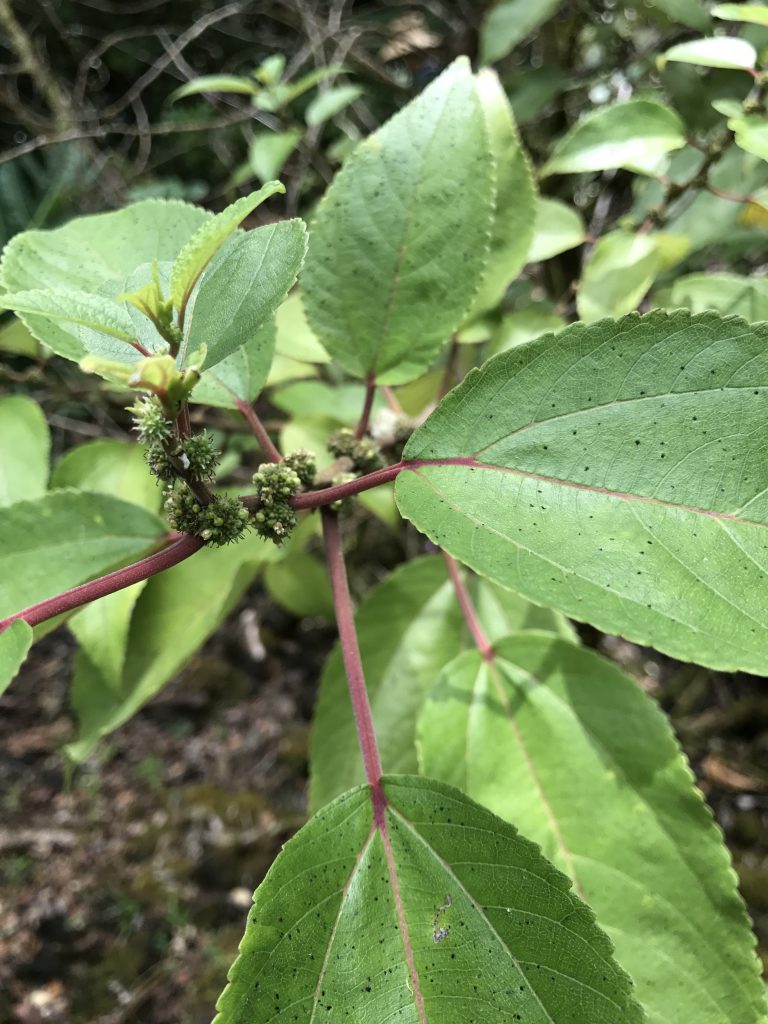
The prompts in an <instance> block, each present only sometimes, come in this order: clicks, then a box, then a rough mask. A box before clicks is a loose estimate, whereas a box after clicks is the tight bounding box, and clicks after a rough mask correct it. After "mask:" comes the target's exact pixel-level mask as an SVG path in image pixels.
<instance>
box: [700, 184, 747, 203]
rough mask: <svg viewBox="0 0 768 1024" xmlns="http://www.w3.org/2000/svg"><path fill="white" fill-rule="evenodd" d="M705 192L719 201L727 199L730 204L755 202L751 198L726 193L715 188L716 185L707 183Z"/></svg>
mask: <svg viewBox="0 0 768 1024" xmlns="http://www.w3.org/2000/svg"><path fill="white" fill-rule="evenodd" d="M707 191H708V192H711V193H712V195H713V196H717V197H718V198H720V199H729V200H730V201H731V202H732V203H754V201H755V200H754V199H753V197H752V196H740V195H736V194H735V193H733V192H726V191H725V189H722V188H717V186H716V185H710V184H709V183H707Z"/></svg>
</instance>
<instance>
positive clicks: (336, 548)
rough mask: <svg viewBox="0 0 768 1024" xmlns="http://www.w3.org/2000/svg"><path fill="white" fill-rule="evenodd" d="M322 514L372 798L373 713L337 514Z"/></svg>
mask: <svg viewBox="0 0 768 1024" xmlns="http://www.w3.org/2000/svg"><path fill="white" fill-rule="evenodd" d="M322 516H323V539H324V541H325V557H326V561H327V563H328V574H329V575H330V577H331V589H332V591H333V603H334V606H335V608H336V623H337V625H338V629H339V640H340V641H341V656H342V658H343V660H344V671H345V672H346V674H347V683H348V685H349V696H350V699H351V701H352V711H353V713H354V716H355V728H356V729H357V737H358V740H359V742H360V752H361V753H362V755H363V764H364V765H365V775H366V778H367V779H368V782H369V783H370V785H371V786H372V787H373V791H374V797H375V796H376V795H377V794H380V790H381V786H380V781H381V759H380V758H379V748H378V745H377V743H376V733H375V731H374V728H373V716H372V714H371V705H370V703H369V701H368V691H367V690H366V688H365V675H364V673H363V662H362V660H361V658H360V648H359V646H358V643H357V630H356V629H355V614H354V611H353V609H352V598H351V597H350V595H349V584H348V582H347V569H346V566H345V565H344V552H343V550H342V546H341V531H340V530H339V517H338V516H337V515H336V513H335V512H332V511H331V510H330V509H328V508H324V509H323V512H322ZM382 797H383V794H380V799H379V803H380V802H381V798H382ZM374 808H375V810H376V812H377V814H378V815H379V816H380V815H381V813H382V809H383V808H382V807H377V806H376V800H374Z"/></svg>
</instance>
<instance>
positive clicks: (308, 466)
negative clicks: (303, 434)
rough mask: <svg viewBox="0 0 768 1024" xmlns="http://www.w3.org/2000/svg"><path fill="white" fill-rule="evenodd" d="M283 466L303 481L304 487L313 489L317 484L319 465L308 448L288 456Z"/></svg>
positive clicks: (300, 449)
mask: <svg viewBox="0 0 768 1024" xmlns="http://www.w3.org/2000/svg"><path fill="white" fill-rule="evenodd" d="M282 464H283V465H284V466H287V467H288V468H289V469H292V470H293V471H294V472H295V473H296V475H297V476H298V478H299V480H301V485H302V487H311V486H312V484H313V483H314V482H315V473H316V472H317V463H316V461H315V456H314V455H313V454H312V452H308V451H307V450H306V448H297V450H296V451H295V452H291V453H290V455H286V456H285V458H284V459H283V463H282Z"/></svg>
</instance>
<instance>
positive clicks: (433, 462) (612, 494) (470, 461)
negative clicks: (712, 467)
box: [402, 455, 768, 529]
mask: <svg viewBox="0 0 768 1024" xmlns="http://www.w3.org/2000/svg"><path fill="white" fill-rule="evenodd" d="M431 466H435V467H438V468H439V467H442V466H464V467H465V468H468V469H471V470H475V469H481V470H482V469H485V470H490V471H492V472H498V473H511V474H513V475H514V476H519V477H522V478H523V479H526V480H538V481H540V482H541V483H545V484H551V485H553V486H560V487H570V488H572V489H574V490H577V491H584V492H586V493H588V494H598V495H602V496H604V497H606V498H614V499H616V500H619V501H638V502H643V503H645V504H648V505H658V506H660V507H661V508H669V509H674V510H676V511H678V512H690V513H691V514H693V515H700V516H706V517H707V518H708V519H716V520H723V521H726V522H734V523H738V524H739V525H740V526H757V527H760V528H762V529H765V528H767V527H768V523H762V522H759V521H758V520H756V519H745V518H743V517H742V516H740V515H738V514H737V513H736V512H717V511H715V510H713V509H707V508H699V507H697V506H695V505H685V504H683V503H682V502H675V501H667V500H666V499H664V498H654V497H652V496H651V495H648V494H634V493H632V492H631V491H616V490H611V489H610V488H608V487H600V486H598V485H597V484H585V483H581V482H580V481H577V480H564V479H562V478H561V477H556V476H547V475H546V474H545V473H534V472H533V471H532V470H527V469H517V468H515V467H514V466H499V465H496V464H494V463H491V462H478V461H477V460H476V459H475V457H474V456H473V455H468V456H461V455H459V456H456V457H452V458H449V457H447V458H435V459H407V460H404V461H403V464H402V469H403V470H411V471H412V472H415V473H417V475H421V474H418V471H419V470H420V469H428V468H429V467H431ZM755 497H757V495H756V496H755ZM754 500H755V498H750V500H749V501H748V502H746V504H745V505H743V506H742V508H747V507H748V506H749V505H750V504H751V503H752V502H753V501H754Z"/></svg>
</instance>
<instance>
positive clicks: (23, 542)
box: [0, 491, 167, 617]
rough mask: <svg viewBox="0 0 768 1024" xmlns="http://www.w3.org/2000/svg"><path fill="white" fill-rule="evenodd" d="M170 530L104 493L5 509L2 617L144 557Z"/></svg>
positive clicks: (63, 495) (55, 496)
mask: <svg viewBox="0 0 768 1024" xmlns="http://www.w3.org/2000/svg"><path fill="white" fill-rule="evenodd" d="M166 530H167V527H166V526H165V524H164V523H163V522H162V521H161V520H160V519H159V518H158V517H157V516H155V515H152V514H151V513H150V512H147V511H146V510H145V509H142V508H139V507H138V506H136V505H129V504H128V503H127V502H124V501H120V500H118V499H117V498H112V497H108V496H107V495H101V494H100V495H94V494H87V493H77V492H75V491H54V492H53V493H51V494H48V495H46V496H45V497H43V498H40V499H38V500H37V501H19V502H16V504H14V505H10V506H8V507H7V508H3V509H0V617H5V616H7V615H13V613H14V612H18V611H21V610H22V609H23V608H27V607H28V606H29V605H31V604H36V603H37V602H38V601H42V600H44V599H45V598H48V597H53V596H54V595H56V594H58V593H61V592H62V591H64V590H66V589H68V588H69V587H73V586H75V585H76V584H78V583H82V582H83V581H84V580H86V579H88V578H89V577H91V576H95V575H98V574H99V573H102V572H105V571H106V570H108V569H111V568H113V567H114V566H115V565H117V564H118V563H120V562H121V561H124V560H125V559H129V558H132V557H134V556H139V555H141V554H143V553H145V552H146V551H147V549H148V548H150V547H151V546H152V545H153V544H156V543H157V542H158V541H159V540H160V539H161V537H162V536H163V534H164V533H165V532H166Z"/></svg>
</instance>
